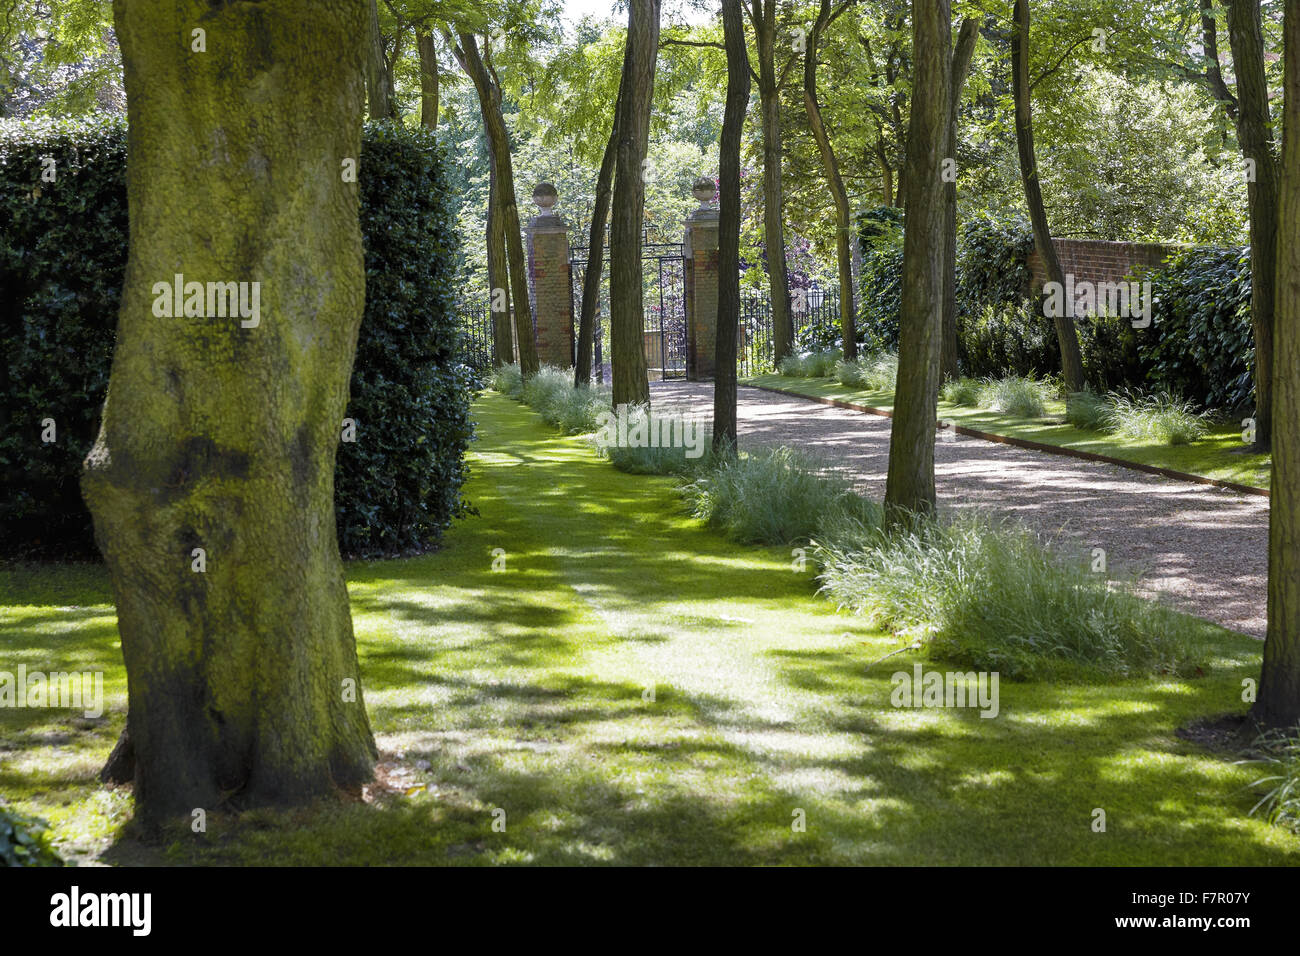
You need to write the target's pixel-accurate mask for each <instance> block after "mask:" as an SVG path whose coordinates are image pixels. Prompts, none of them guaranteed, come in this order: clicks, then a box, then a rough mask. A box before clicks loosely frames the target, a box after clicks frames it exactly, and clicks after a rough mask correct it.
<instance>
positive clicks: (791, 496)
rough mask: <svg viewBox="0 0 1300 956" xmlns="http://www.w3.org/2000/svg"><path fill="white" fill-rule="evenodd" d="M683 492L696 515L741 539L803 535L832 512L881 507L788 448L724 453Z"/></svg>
mask: <svg viewBox="0 0 1300 956" xmlns="http://www.w3.org/2000/svg"><path fill="white" fill-rule="evenodd" d="M684 493H685V494H686V497H687V500H688V501H689V502H690V504H691V506H692V509H693V511H694V513H695V515H696V517H699V518H703V519H704V520H705V521H706V522H708V524H709V526H710V527H713V528H718V529H720V530H722V531H723V532H724V533H725V534H726V535H727V536H728V537H730V538H731V539H732V540H734V541H738V542H740V543H742V544H771V545H787V544H791V543H793V542H796V541H802V540H807V539H808V538H811V537H812V535H813V534H814V532H815V531H816V530H817V527H818V525H819V523H820V522H821V521H822V520H823V519H824V517H825V516H827V515H830V514H836V515H841V514H846V513H847V514H849V515H855V516H857V517H858V518H859V519H860V520H861V521H863V522H864V523H871V524H874V523H877V521H878V511H879V507H878V506H877V505H876V504H875V503H874V502H871V501H868V500H867V499H865V498H863V497H862V496H860V495H858V494H856V493H855V492H854V491H853V486H852V485H851V484H850V482H849V481H848V479H846V478H843V477H840V476H838V475H831V474H826V473H825V472H824V470H823V469H822V468H821V466H820V465H819V464H818V462H816V461H815V460H814V459H812V458H809V457H807V456H805V455H801V454H799V453H797V452H795V451H793V450H791V449H789V448H778V449H775V450H764V451H761V452H757V453H752V454H747V455H740V456H738V457H734V458H726V459H723V460H722V461H721V462H719V463H718V464H717V467H715V468H713V469H712V470H710V471H709V472H707V473H706V474H704V475H701V476H699V477H698V478H696V480H695V481H693V482H691V483H690V484H689V485H687V486H686V487H685V489H684Z"/></svg>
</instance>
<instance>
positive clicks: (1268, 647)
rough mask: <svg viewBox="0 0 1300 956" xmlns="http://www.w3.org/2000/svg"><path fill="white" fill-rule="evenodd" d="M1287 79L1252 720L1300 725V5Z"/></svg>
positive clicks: (1293, 15) (1291, 25)
mask: <svg viewBox="0 0 1300 956" xmlns="http://www.w3.org/2000/svg"><path fill="white" fill-rule="evenodd" d="M1285 36H1286V42H1285V44H1284V47H1285V58H1286V79H1285V81H1284V87H1285V97H1284V102H1285V105H1284V107H1283V141H1282V171H1281V172H1282V177H1281V188H1280V190H1279V199H1280V204H1279V229H1278V238H1279V243H1278V257H1277V328H1276V335H1275V341H1274V346H1275V347H1274V354H1273V370H1274V375H1275V379H1274V387H1273V411H1274V417H1273V420H1274V422H1275V423H1276V428H1275V430H1274V433H1273V477H1272V492H1271V494H1272V499H1271V507H1270V511H1269V534H1268V636H1267V638H1266V639H1265V641H1264V664H1263V668H1262V670H1261V671H1260V676H1259V696H1258V697H1257V699H1256V701H1255V706H1254V707H1253V708H1252V711H1251V713H1252V716H1253V717H1254V718H1255V719H1256V721H1258V722H1259V723H1260V724H1262V725H1264V726H1265V727H1277V728H1284V729H1288V730H1289V729H1291V728H1294V727H1295V726H1296V725H1297V724H1298V723H1300V134H1298V132H1297V131H1300V3H1297V2H1295V0H1288V3H1287V5H1286V27H1285Z"/></svg>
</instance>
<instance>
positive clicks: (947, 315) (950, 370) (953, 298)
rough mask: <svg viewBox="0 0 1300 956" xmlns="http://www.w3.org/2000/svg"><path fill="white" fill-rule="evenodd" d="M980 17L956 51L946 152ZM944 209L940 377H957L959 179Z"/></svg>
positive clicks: (954, 133)
mask: <svg viewBox="0 0 1300 956" xmlns="http://www.w3.org/2000/svg"><path fill="white" fill-rule="evenodd" d="M979 31H980V20H979V17H967V18H966V19H965V20H963V21H962V24H961V31H960V32H959V33H958V35H957V47H956V49H955V50H953V54H952V71H951V72H952V91H951V93H950V95H949V97H948V142H947V146H946V147H945V150H944V155H945V156H946V157H948V158H950V159H953V160H954V161H955V160H956V158H957V141H958V139H959V137H960V128H959V113H960V109H961V91H962V87H963V86H965V84H966V74H967V73H969V72H970V61H971V57H973V56H974V55H975V43H976V41H978V40H979V35H980V33H979ZM943 192H944V211H943V219H944V221H943V248H944V265H943V344H942V347H941V349H940V352H939V381H941V382H942V381H943V380H944V379H947V378H956V377H957V183H956V182H955V181H954V182H950V183H944V191H943Z"/></svg>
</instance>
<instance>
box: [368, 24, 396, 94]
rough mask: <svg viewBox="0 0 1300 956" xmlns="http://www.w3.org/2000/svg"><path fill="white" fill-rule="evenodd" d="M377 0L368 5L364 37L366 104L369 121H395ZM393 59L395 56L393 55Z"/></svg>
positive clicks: (391, 85) (390, 76)
mask: <svg viewBox="0 0 1300 956" xmlns="http://www.w3.org/2000/svg"><path fill="white" fill-rule="evenodd" d="M378 2H379V0H370V3H369V4H368V13H369V17H368V22H367V24H366V36H367V37H369V43H368V45H367V56H366V104H367V110H368V111H369V113H370V117H371V119H396V118H397V100H396V98H395V97H394V96H393V73H392V70H391V69H390V67H389V65H388V60H387V58H386V57H385V55H384V35H383V33H382V32H380V29H379V6H378ZM393 59H394V60H396V59H397V56H396V53H394V56H393Z"/></svg>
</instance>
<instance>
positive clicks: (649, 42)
mask: <svg viewBox="0 0 1300 956" xmlns="http://www.w3.org/2000/svg"><path fill="white" fill-rule="evenodd" d="M659 4H660V0H628V8H627V46H626V48H625V49H624V52H623V64H624V66H623V81H622V84H621V90H622V92H621V93H620V95H619V111H618V117H617V118H616V119H615V121H614V122H615V125H616V126H617V128H618V150H617V152H616V155H615V160H614V212H613V216H612V217H611V222H610V230H609V311H610V348H611V351H612V352H613V355H612V356H611V358H612V362H613V373H614V375H613V377H614V383H613V384H614V405H615V406H618V405H624V404H627V405H645V404H649V402H650V382H649V379H648V377H647V374H646V361H645V345H644V335H643V328H644V324H645V315H644V311H643V309H644V303H643V302H642V298H641V297H642V295H643V294H644V292H643V289H642V275H641V218H642V214H643V212H644V210H645V179H644V163H645V156H646V148H647V147H648V145H649V137H650V105H651V101H652V99H653V97H654V82H655V61H656V60H657V59H658V56H659ZM593 254H594V250H593Z"/></svg>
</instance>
